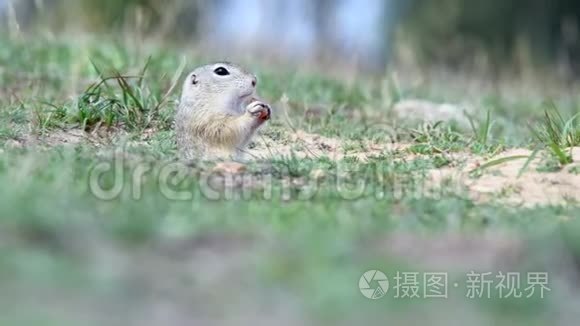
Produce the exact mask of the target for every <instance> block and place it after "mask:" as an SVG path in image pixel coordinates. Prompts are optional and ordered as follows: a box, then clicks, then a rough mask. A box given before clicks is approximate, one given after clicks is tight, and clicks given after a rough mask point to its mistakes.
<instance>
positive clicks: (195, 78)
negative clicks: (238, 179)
mask: <svg viewBox="0 0 580 326" xmlns="http://www.w3.org/2000/svg"><path fill="white" fill-rule="evenodd" d="M191 83H192V84H193V85H197V83H198V81H197V76H196V75H191Z"/></svg>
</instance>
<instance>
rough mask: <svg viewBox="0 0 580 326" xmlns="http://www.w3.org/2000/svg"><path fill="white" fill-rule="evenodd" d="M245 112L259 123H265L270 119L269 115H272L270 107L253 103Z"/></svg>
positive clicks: (256, 102)
mask: <svg viewBox="0 0 580 326" xmlns="http://www.w3.org/2000/svg"><path fill="white" fill-rule="evenodd" d="M246 111H247V112H248V113H249V114H250V115H252V116H254V117H257V118H258V119H259V120H261V121H266V120H269V119H270V115H271V113H272V109H270V106H269V105H268V104H266V103H264V102H260V101H254V102H252V103H250V104H249V105H248V107H247V108H246Z"/></svg>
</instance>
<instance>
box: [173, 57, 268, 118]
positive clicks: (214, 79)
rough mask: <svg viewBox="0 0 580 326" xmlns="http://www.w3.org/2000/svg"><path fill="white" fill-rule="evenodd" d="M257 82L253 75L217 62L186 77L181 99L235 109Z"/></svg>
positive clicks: (195, 70)
mask: <svg viewBox="0 0 580 326" xmlns="http://www.w3.org/2000/svg"><path fill="white" fill-rule="evenodd" d="M257 83H258V80H257V78H256V76H255V75H253V74H251V73H249V72H247V71H246V70H244V69H243V68H241V67H240V66H237V65H235V64H232V63H229V62H217V63H213V64H208V65H204V66H201V67H198V68H196V69H194V70H193V71H192V72H191V73H190V74H189V75H188V76H187V78H186V80H185V81H184V83H183V91H182V95H181V99H182V101H189V102H199V101H204V102H212V104H215V107H220V108H222V107H227V108H237V107H239V106H241V105H242V104H243V103H245V102H247V101H248V100H249V99H251V98H252V97H253V96H254V94H255V91H256V86H257Z"/></svg>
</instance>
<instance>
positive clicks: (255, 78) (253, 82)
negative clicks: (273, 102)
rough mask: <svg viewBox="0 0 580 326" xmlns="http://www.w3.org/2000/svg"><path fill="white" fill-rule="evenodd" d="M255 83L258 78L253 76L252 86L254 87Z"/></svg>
mask: <svg viewBox="0 0 580 326" xmlns="http://www.w3.org/2000/svg"><path fill="white" fill-rule="evenodd" d="M257 84H258V78H257V77H256V76H254V77H253V78H252V87H256V85H257Z"/></svg>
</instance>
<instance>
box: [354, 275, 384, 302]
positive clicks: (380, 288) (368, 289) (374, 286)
mask: <svg viewBox="0 0 580 326" xmlns="http://www.w3.org/2000/svg"><path fill="white" fill-rule="evenodd" d="M358 288H359V289H360V292H361V293H362V294H363V295H364V296H365V297H366V298H367V299H371V300H377V299H380V298H382V297H384V296H385V294H387V291H388V290H389V279H388V278H387V275H385V273H383V272H381V271H378V270H375V269H373V270H370V271H366V272H365V273H364V274H363V275H362V276H361V277H360V279H359V280H358Z"/></svg>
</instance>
